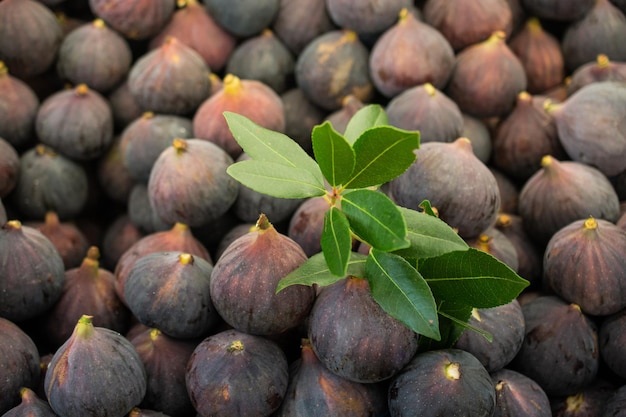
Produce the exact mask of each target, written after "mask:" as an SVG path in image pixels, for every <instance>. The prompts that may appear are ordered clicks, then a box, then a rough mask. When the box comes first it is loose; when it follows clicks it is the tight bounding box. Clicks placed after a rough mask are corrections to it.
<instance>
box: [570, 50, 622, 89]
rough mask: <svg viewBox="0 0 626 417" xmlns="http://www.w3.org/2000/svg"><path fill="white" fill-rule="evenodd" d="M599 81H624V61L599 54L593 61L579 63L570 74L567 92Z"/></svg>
mask: <svg viewBox="0 0 626 417" xmlns="http://www.w3.org/2000/svg"><path fill="white" fill-rule="evenodd" d="M600 81H618V82H626V61H619V62H618V61H612V60H610V59H609V57H608V56H606V55H604V54H599V55H598V56H597V58H596V60H595V61H593V62H588V63H586V64H583V65H581V66H580V67H578V68H577V69H576V71H574V73H573V74H572V75H571V77H570V80H569V83H568V84H567V93H568V94H569V95H572V94H574V93H575V92H576V91H578V90H580V89H581V88H582V87H584V86H586V85H587V84H591V83H595V82H600Z"/></svg>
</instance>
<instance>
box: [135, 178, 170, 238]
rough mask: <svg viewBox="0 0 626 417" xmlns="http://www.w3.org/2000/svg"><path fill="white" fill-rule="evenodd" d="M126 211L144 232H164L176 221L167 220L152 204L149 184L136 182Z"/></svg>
mask: <svg viewBox="0 0 626 417" xmlns="http://www.w3.org/2000/svg"><path fill="white" fill-rule="evenodd" d="M126 212H127V213H128V216H129V217H130V221H131V222H133V224H134V225H135V226H137V227H138V228H139V230H141V231H142V232H144V233H153V232H162V231H164V230H167V229H169V228H170V227H172V225H173V224H174V223H175V222H165V221H164V220H163V219H161V217H159V215H158V214H157V213H156V211H155V210H154V207H152V205H151V204H150V196H149V195H148V186H147V185H145V184H135V185H134V186H133V188H132V190H131V191H130V194H129V196H128V203H127V209H126Z"/></svg>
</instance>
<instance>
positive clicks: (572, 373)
mask: <svg viewBox="0 0 626 417" xmlns="http://www.w3.org/2000/svg"><path fill="white" fill-rule="evenodd" d="M522 311H523V313H524V321H525V323H526V329H525V331H526V334H525V337H524V342H523V343H522V347H521V349H520V350H519V352H518V354H517V356H516V357H515V359H514V360H513V362H512V363H511V369H513V370H515V371H518V372H520V373H522V374H524V375H526V376H527V377H529V378H531V379H533V380H534V381H535V382H537V383H538V384H539V386H541V388H542V389H543V390H544V391H545V392H546V394H548V396H550V397H552V396H564V395H570V394H573V393H576V392H577V391H578V390H580V389H581V388H583V387H585V386H586V385H587V384H589V383H590V382H591V381H593V380H594V379H595V377H596V375H597V373H598V366H599V360H600V353H599V351H598V334H597V327H596V325H595V324H594V323H593V322H592V321H591V319H589V318H588V317H587V316H586V315H585V314H584V313H583V312H582V311H581V309H580V307H579V306H578V305H576V304H570V303H568V302H566V301H564V300H563V299H561V298H559V297H557V296H552V295H550V296H548V295H545V296H539V297H537V298H535V299H533V300H532V301H530V302H528V303H526V304H524V305H523V306H522Z"/></svg>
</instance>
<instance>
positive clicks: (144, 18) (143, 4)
mask: <svg viewBox="0 0 626 417" xmlns="http://www.w3.org/2000/svg"><path fill="white" fill-rule="evenodd" d="M89 8H90V9H91V12H92V13H93V14H94V15H96V16H97V17H99V18H101V19H102V20H104V21H105V22H107V24H109V26H111V27H112V28H113V29H115V30H116V31H118V32H120V33H122V34H123V35H124V36H125V37H127V38H129V39H147V38H151V37H153V36H155V35H156V34H157V33H159V31H161V30H162V29H163V27H164V26H165V25H166V24H167V22H168V21H169V20H170V19H171V17H172V14H173V13H174V9H175V8H176V0H158V1H154V0H132V1H128V0H89Z"/></svg>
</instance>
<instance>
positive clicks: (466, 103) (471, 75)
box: [431, 0, 527, 118]
mask: <svg viewBox="0 0 626 417" xmlns="http://www.w3.org/2000/svg"><path fill="white" fill-rule="evenodd" d="M431 1H432V0H431ZM455 4H456V3H455ZM463 4H465V3H463ZM472 4H473V3H472ZM486 63H489V64H486ZM526 86H527V80H526V72H525V71H524V67H523V66H522V63H521V62H520V60H519V58H517V56H516V55H515V54H514V53H513V51H511V49H510V48H509V46H508V45H507V44H506V34H505V32H503V31H496V32H494V33H493V34H492V35H491V36H490V37H489V38H487V39H486V40H484V41H481V42H479V43H475V44H473V45H471V46H469V47H467V48H465V49H464V50H463V51H461V52H459V53H458V54H457V55H456V66H455V68H454V70H453V71H452V75H451V76H450V81H449V82H448V85H447V87H446V89H445V90H444V91H445V92H446V94H447V95H448V96H449V97H450V98H451V99H452V100H454V101H455V102H456V103H457V104H458V106H459V108H460V109H461V111H462V112H464V113H467V114H470V115H472V116H476V117H478V118H488V117H501V116H504V115H506V114H507V113H508V112H510V111H511V110H512V109H513V107H514V105H515V98H516V97H517V95H518V94H519V93H520V92H522V91H524V90H525V89H526Z"/></svg>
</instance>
